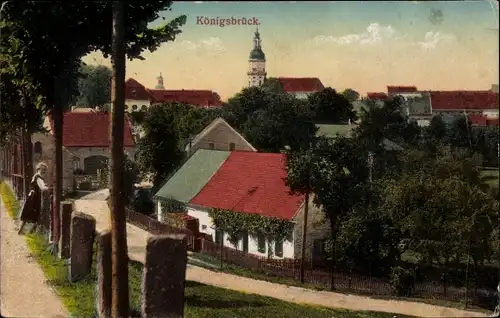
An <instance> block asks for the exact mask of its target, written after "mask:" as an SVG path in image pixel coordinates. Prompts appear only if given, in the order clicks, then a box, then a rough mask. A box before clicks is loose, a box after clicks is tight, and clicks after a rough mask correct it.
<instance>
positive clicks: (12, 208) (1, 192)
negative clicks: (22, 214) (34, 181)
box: [0, 182, 21, 219]
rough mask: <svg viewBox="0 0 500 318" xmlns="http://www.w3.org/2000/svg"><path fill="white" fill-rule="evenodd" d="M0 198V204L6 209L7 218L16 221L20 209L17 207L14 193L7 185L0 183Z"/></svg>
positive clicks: (17, 203)
mask: <svg viewBox="0 0 500 318" xmlns="http://www.w3.org/2000/svg"><path fill="white" fill-rule="evenodd" d="M0 196H1V197H2V202H3V204H4V206H5V208H6V209H7V213H8V214H9V217H10V218H11V219H16V218H17V216H18V214H19V210H20V209H21V207H20V206H19V202H18V201H17V200H16V196H15V195H14V191H12V189H11V188H10V187H9V185H8V184H7V183H5V182H1V183H0Z"/></svg>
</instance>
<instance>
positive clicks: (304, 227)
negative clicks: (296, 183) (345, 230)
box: [300, 143, 313, 284]
mask: <svg viewBox="0 0 500 318" xmlns="http://www.w3.org/2000/svg"><path fill="white" fill-rule="evenodd" d="M309 155H310V158H312V156H313V146H312V143H311V144H310V145H309ZM308 164H309V167H307V169H308V170H307V171H308V172H307V191H306V198H305V202H304V205H305V206H304V220H303V222H304V224H302V246H301V254H300V283H301V284H304V272H305V266H306V245H307V222H308V220H307V216H308V214H309V194H310V192H311V170H312V167H311V164H312V161H310V162H309V163H308Z"/></svg>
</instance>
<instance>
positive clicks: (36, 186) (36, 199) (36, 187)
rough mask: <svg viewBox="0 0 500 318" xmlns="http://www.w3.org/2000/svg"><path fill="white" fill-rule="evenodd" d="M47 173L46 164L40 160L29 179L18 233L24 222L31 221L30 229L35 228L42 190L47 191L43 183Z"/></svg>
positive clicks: (39, 210)
mask: <svg viewBox="0 0 500 318" xmlns="http://www.w3.org/2000/svg"><path fill="white" fill-rule="evenodd" d="M46 173H47V165H46V164H45V163H43V162H40V163H39V164H37V165H36V173H35V175H34V176H33V178H32V179H31V191H30V193H29V194H28V198H27V199H26V203H25V204H24V207H23V210H22V212H21V222H22V223H21V227H20V228H19V231H18V232H17V233H18V234H22V233H23V229H24V225H25V224H26V223H33V224H34V226H33V228H32V229H31V231H33V230H35V228H36V226H37V224H38V222H39V220H40V215H41V211H42V192H44V191H47V190H48V189H49V188H48V187H47V186H46V185H45V181H44V179H43V178H44V177H45V174H46Z"/></svg>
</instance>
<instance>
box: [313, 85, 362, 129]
mask: <svg viewBox="0 0 500 318" xmlns="http://www.w3.org/2000/svg"><path fill="white" fill-rule="evenodd" d="M308 101H309V103H310V105H311V106H310V107H311V109H312V111H313V112H314V118H315V120H316V121H318V122H326V123H332V124H346V123H347V122H348V121H354V120H356V112H355V111H354V110H353V108H352V104H351V102H350V101H349V100H348V99H347V97H345V96H343V95H342V94H338V93H337V91H335V90H334V89H333V88H331V87H327V88H325V89H323V90H321V91H319V92H316V93H313V94H311V95H309V96H308Z"/></svg>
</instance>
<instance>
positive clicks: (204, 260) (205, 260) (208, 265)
mask: <svg viewBox="0 0 500 318" xmlns="http://www.w3.org/2000/svg"><path fill="white" fill-rule="evenodd" d="M188 262H189V263H190V264H192V265H195V266H199V267H203V268H205V269H208V270H211V271H216V272H224V273H227V274H232V275H238V276H243V277H248V278H253V279H256V280H264V281H267V282H270V283H276V284H283V285H288V286H296V287H302V288H308V289H313V290H323V291H325V290H326V291H329V288H326V287H325V286H323V285H315V284H307V283H306V284H301V283H300V282H298V281H297V280H294V279H290V278H286V277H277V276H273V275H268V274H266V273H261V272H255V271H251V270H249V269H247V268H243V267H240V266H236V265H233V264H228V263H223V267H222V268H221V267H220V260H219V259H217V258H215V257H211V256H208V255H204V254H200V253H193V254H192V255H191V256H190V259H189V261H188ZM353 294H354V293H353ZM355 294H357V295H362V296H369V297H371V298H375V299H386V300H401V301H411V302H420V303H425V304H430V305H435V306H442V307H450V308H457V309H464V305H465V303H464V302H453V301H448V300H441V299H425V298H412V297H395V296H381V295H372V294H366V293H365V294H363V293H355ZM468 310H475V311H479V312H484V313H489V312H490V311H488V310H487V309H484V308H480V307H477V306H471V305H469V307H468Z"/></svg>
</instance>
